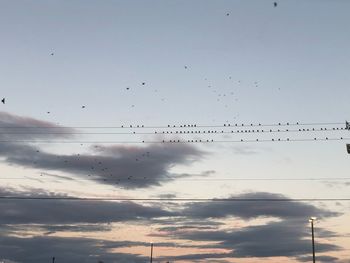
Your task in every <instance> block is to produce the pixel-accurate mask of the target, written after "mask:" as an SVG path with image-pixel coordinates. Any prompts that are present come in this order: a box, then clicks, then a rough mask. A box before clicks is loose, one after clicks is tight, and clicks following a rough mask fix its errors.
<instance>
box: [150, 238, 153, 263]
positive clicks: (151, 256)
mask: <svg viewBox="0 0 350 263" xmlns="http://www.w3.org/2000/svg"><path fill="white" fill-rule="evenodd" d="M150 262H151V263H152V262H153V243H151V261H150Z"/></svg>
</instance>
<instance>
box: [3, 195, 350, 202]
mask: <svg viewBox="0 0 350 263" xmlns="http://www.w3.org/2000/svg"><path fill="white" fill-rule="evenodd" d="M0 199H2V200H64V201H121V202H122V201H147V202H321V201H322V202H333V201H350V198H118V197H115V198H113V197H106V198H100V197H39V196H37V197H31V196H0Z"/></svg>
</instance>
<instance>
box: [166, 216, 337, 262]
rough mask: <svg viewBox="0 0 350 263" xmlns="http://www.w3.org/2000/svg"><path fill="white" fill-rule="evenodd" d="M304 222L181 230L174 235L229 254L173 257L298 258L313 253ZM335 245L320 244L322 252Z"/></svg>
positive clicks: (335, 249)
mask: <svg viewBox="0 0 350 263" xmlns="http://www.w3.org/2000/svg"><path fill="white" fill-rule="evenodd" d="M308 230H309V229H307V228H306V227H305V225H302V223H301V222H299V221H298V222H295V221H287V220H284V221H281V222H271V223H268V224H266V225H256V226H248V227H244V228H241V229H236V230H214V231H198V230H195V231H179V232H177V233H173V236H172V237H174V238H181V239H185V240H192V241H205V242H214V243H213V245H212V248H213V249H214V248H220V249H227V250H229V251H230V252H227V253H220V254H218V253H213V254H210V255H208V254H207V255H203V254H191V255H182V256H179V257H174V258H173V260H174V259H176V260H180V259H182V260H184V259H186V260H190V259H201V258H226V257H234V258H247V257H258V258H260V257H279V256H285V257H299V256H300V255H307V254H309V253H310V241H309V236H310V233H309V231H308ZM339 249H340V248H339V247H338V246H336V245H333V244H327V243H321V242H318V243H317V251H318V252H319V253H322V252H329V251H337V250H339Z"/></svg>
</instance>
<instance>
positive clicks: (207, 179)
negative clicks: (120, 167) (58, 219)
mask: <svg viewBox="0 0 350 263" xmlns="http://www.w3.org/2000/svg"><path fill="white" fill-rule="evenodd" d="M95 176H96V175H95ZM45 177H50V176H49V175H48V176H45V175H44V176H40V177H37V178H29V177H0V180H41V181H46V180H48V178H45ZM169 179H174V180H175V179H176V180H177V181H190V182H192V181H196V182H197V181H199V182H201V181H203V182H207V181H209V182H215V181H349V180H350V177H339V178H332V177H324V178H317V177H315V178H193V179H182V178H169ZM52 180H55V181H64V179H57V178H56V179H54V178H53V179H52ZM66 180H68V181H109V182H111V181H118V182H123V181H130V180H132V181H135V180H139V181H141V180H146V179H143V178H132V179H130V180H127V179H113V178H112V179H107V178H106V179H103V178H94V176H91V177H90V179H83V178H78V179H74V178H67V179H66Z"/></svg>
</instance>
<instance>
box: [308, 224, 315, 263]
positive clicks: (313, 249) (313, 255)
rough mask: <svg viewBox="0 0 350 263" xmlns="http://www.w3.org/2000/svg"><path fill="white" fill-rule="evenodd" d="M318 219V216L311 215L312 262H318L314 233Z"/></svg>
mask: <svg viewBox="0 0 350 263" xmlns="http://www.w3.org/2000/svg"><path fill="white" fill-rule="evenodd" d="M315 220H316V217H311V218H310V219H309V222H310V223H311V235H312V260H313V261H312V262H313V263H315V262H316V256H315V235H314V221H315Z"/></svg>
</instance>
